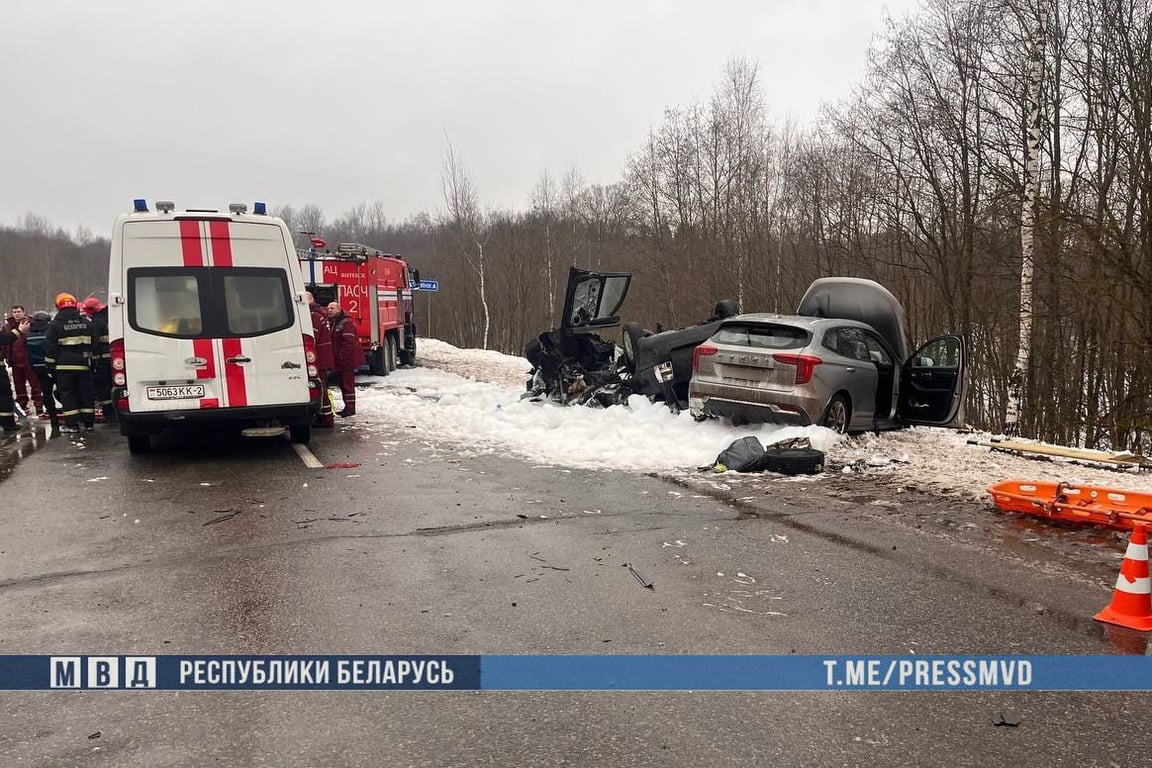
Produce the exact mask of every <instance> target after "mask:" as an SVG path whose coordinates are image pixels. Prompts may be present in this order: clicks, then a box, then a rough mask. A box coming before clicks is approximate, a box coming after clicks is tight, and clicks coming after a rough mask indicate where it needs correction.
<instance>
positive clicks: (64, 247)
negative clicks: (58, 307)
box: [0, 214, 109, 313]
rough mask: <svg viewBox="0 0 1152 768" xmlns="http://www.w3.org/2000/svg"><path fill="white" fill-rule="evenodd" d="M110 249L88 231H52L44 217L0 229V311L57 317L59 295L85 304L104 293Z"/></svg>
mask: <svg viewBox="0 0 1152 768" xmlns="http://www.w3.org/2000/svg"><path fill="white" fill-rule="evenodd" d="M108 248H109V243H108V241H107V240H104V239H98V238H95V237H93V236H92V233H90V232H88V231H87V230H83V229H82V230H80V231H77V232H68V231H66V230H63V229H60V228H54V227H52V226H51V225H50V224H49V223H48V221H47V220H46V219H44V218H43V217H41V216H35V215H31V214H29V215H28V216H25V217H24V218H23V219H22V220H21V221H20V222H19V223H18V224H17V225H16V226H11V227H5V226H0V310H2V311H3V312H4V313H7V312H8V309H9V307H11V306H12V305H14V304H19V305H20V306H23V307H24V308H25V309H27V310H28V311H29V312H36V311H39V310H45V311H52V312H54V311H55V306H54V305H53V299H54V298H55V296H56V294H58V293H61V292H63V291H66V292H68V293H72V294H75V295H76V296H77V297H78V298H80V299H83V298H84V297H85V296H87V295H89V294H90V293H93V292H104V291H106V290H107V284H108Z"/></svg>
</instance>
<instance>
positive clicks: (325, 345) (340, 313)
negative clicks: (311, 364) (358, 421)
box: [308, 293, 364, 427]
mask: <svg viewBox="0 0 1152 768" xmlns="http://www.w3.org/2000/svg"><path fill="white" fill-rule="evenodd" d="M308 308H309V311H310V312H311V314H312V333H313V335H314V338H315V341H316V369H317V371H318V373H319V378H320V382H321V383H322V385H323V386H322V388H321V391H320V397H321V404H320V416H319V426H321V427H330V426H332V424H333V422H334V421H335V419H334V417H333V414H332V402H331V400H330V399H329V395H328V383H329V381H330V380H334V381H335V382H336V383H338V384H339V385H340V396H341V398H342V399H343V401H344V408H343V410H341V411H340V412H339V413H337V414H336V416H342V417H348V416H355V415H356V370H357V369H358V368H360V367H361V366H362V365H364V350H363V348H362V347H361V346H360V338H359V337H358V336H357V334H356V323H355V321H354V320H353V319H352V318H351V317H349V316H348V315H347V314H345V312H344V310H343V309H341V308H340V304H339V303H337V302H335V301H334V302H332V303H331V304H329V305H328V306H327V307H322V306H320V305H319V304H317V303H316V299H315V297H313V296H312V294H311V293H309V294H308Z"/></svg>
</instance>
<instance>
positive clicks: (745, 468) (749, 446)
mask: <svg viewBox="0 0 1152 768" xmlns="http://www.w3.org/2000/svg"><path fill="white" fill-rule="evenodd" d="M763 459H764V446H763V445H761V444H760V440H759V438H757V437H755V436H752V435H750V436H748V437H742V438H740V439H739V440H736V441H735V442H733V443H732V444H731V445H729V446H728V447H727V448H725V449H724V450H722V451H721V452H720V455H719V456H717V457H716V461H715V462H714V463H713V466H716V465H718V464H723V465H724V466H725V467H726V468H728V469H730V470H732V471H733V472H759V471H760V470H761V469H762V467H761V466H760V463H761V461H763Z"/></svg>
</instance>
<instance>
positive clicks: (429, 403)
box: [358, 339, 1152, 502]
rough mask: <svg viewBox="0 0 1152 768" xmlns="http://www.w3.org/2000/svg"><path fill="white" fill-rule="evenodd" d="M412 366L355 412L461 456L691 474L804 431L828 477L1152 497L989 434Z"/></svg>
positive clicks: (514, 369)
mask: <svg viewBox="0 0 1152 768" xmlns="http://www.w3.org/2000/svg"><path fill="white" fill-rule="evenodd" d="M419 360H420V367H417V368H412V369H404V370H399V371H396V372H394V373H393V374H391V375H390V376H388V377H386V378H379V379H375V378H374V379H372V380H371V381H372V384H371V386H370V387H369V388H368V389H367V390H364V391H362V392H361V394H360V395H359V397H358V409H359V411H360V413H362V414H364V416H365V417H367V418H369V419H379V420H380V421H381V422H384V423H386V424H388V425H390V426H395V427H409V428H413V429H414V430H415V431H416V433H417V434H418V435H419V436H420V437H422V438H424V439H425V440H426V441H427V442H429V443H431V444H435V445H437V446H440V447H447V446H451V447H452V449H453V450H455V451H457V452H459V453H461V454H465V455H468V454H476V453H507V454H513V455H518V456H521V457H523V458H525V459H528V460H530V461H535V462H540V463H546V464H551V465H558V466H565V467H581V468H587V469H618V470H629V471H636V472H659V473H670V474H677V473H680V472H693V473H694V472H695V470H696V469H697V468H698V467H701V466H704V465H708V464H711V463H712V462H713V460H714V459H715V458H716V455H717V454H718V453H720V451H721V450H723V449H724V448H725V447H726V446H727V445H728V444H729V443H731V442H732V441H733V440H735V439H737V438H739V437H743V436H745V435H756V436H757V437H759V439H760V441H761V442H762V443H764V444H768V443H770V442H773V441H775V440H779V439H783V438H787V437H794V436H798V435H803V436H807V437H808V438H809V439H810V440H811V441H812V445H813V447H815V448H818V449H820V450H822V451H825V452H826V454H827V459H828V465H829V471H832V472H843V473H861V474H867V475H869V476H871V477H873V478H874V479H876V480H879V481H882V482H885V483H891V484H893V485H896V486H899V485H902V484H909V485H916V486H917V487H919V488H921V489H925V490H928V489H931V490H936V491H940V492H943V493H948V494H956V495H959V496H966V497H969V498H972V499H974V500H976V499H978V500H980V501H983V502H986V501H987V498H988V497H987V496H986V495H985V492H984V489H985V488H986V487H987V486H988V485H990V484H992V483H995V482H999V481H1001V480H1008V479H1014V478H1019V479H1033V480H1043V479H1053V480H1066V481H1069V482H1073V483H1080V484H1085V485H1087V484H1092V485H1107V486H1111V487H1119V488H1126V489H1128V490H1139V491H1150V492H1152V473H1149V472H1143V473H1136V472H1135V471H1126V472H1117V471H1113V470H1108V469H1097V468H1094V467H1090V466H1087V465H1080V464H1072V463H1068V462H1050V461H1048V462H1046V461H1036V460H1033V459H1027V458H1023V457H1019V456H1014V455H1009V454H1005V453H1002V452H991V451H989V449H988V448H983V447H978V446H973V445H969V444H967V440H969V439H972V438H975V439H980V440H987V439H988V438H989V437H991V436H990V435H987V434H959V433H956V432H953V431H949V430H942V429H931V428H913V429H905V430H899V431H894V432H886V433H883V434H881V435H878V436H877V435H871V434H868V435H860V436H854V437H848V438H845V437H842V436H840V435H837V434H835V433H834V432H832V431H830V430H827V429H824V428H823V427H803V428H801V427H778V426H772V425H759V426H751V427H733V426H732V425H731V424H729V423H727V422H722V421H710V422H705V423H696V422H694V421H693V420H692V419H691V418H690V417H689V416H688V415H687V414H681V415H679V416H675V415H673V414H672V413H671V412H670V411H669V410H668V409H667V408H666V407H665V406H664V405H662V404H653V403H649V402H648V401H647V400H646V399H644V398H642V397H634V398H632V401H631V402H630V403H629V407H628V408H608V409H604V410H598V409H591V408H576V407H573V408H566V407H562V406H559V405H554V404H544V403H531V402H528V401H526V400H521V399H520V395H521V394H522V393H523V392H524V380H525V377H526V373H527V371H528V369H529V366H528V364H527V361H525V360H524V359H523V358H520V357H512V356H508V355H503V354H500V353H498V352H491V351H485V350H471V349H459V348H457V347H454V346H452V345H450V344H446V343H444V342H441V341H437V340H434V339H421V340H420V347H419ZM360 421H361V422H362V423H363V422H364V421H365V419H360ZM730 477H731V475H730ZM726 479H727V478H726ZM733 479H735V478H733ZM782 479H783V478H782ZM813 481H814V478H812V477H805V478H804V482H806V483H811V482H813Z"/></svg>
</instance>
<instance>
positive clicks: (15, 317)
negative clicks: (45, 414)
mask: <svg viewBox="0 0 1152 768" xmlns="http://www.w3.org/2000/svg"><path fill="white" fill-rule="evenodd" d="M25 319H28V320H31V318H29V317H28V315H27V314H26V313H25V312H24V307H22V306H20V305H19V304H13V305H12V315H11V317H9V318H8V320H7V321H5V324H4V326H5V329H6V330H9V331H11V330H13V329H14V328H18V327H19V326H20V323H22V322H24V320H25ZM26 336H27V334H25V337H24V338H19V339H16V340H15V341H13V342H12V343H11V345H9V346H8V365H9V367H10V368H11V369H12V383H13V384H14V385H15V386H16V404H17V405H18V406H20V409H21V410H22V411H24V412H25V413H32V414H39V413H40V412H41V411H43V410H44V396H43V393H42V392H41V389H40V379H38V378H37V377H36V372H35V371H34V370H33V369H32V364H31V363H29V362H28V350H27V348H26V347H25V341H26V340H27V339H26ZM29 392H31V393H32V399H31V403H32V410H31V411H29V409H28V403H29V399H28V393H29Z"/></svg>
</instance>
